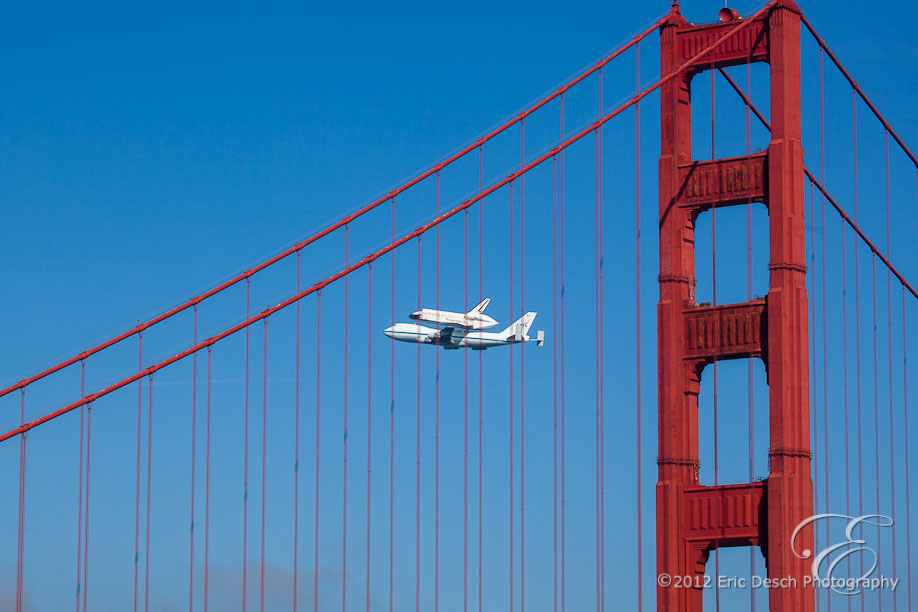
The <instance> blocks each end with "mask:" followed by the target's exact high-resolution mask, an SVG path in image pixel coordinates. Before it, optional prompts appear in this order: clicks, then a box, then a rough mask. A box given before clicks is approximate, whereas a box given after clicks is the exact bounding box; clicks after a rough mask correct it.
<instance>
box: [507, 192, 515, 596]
mask: <svg viewBox="0 0 918 612" xmlns="http://www.w3.org/2000/svg"><path fill="white" fill-rule="evenodd" d="M514 231H515V228H514V225H513V181H510V232H509V234H510V236H509V241H510V249H509V251H508V252H509V257H510V269H509V277H510V320H511V321H512V320H513V317H514V316H516V311H515V310H514V309H513V234H514ZM515 332H516V330H514V333H515ZM509 388H510V410H509V416H510V446H509V456H510V489H509V496H510V530H509V531H508V536H509V538H510V568H509V576H510V583H509V589H510V612H513V584H514V580H513V556H514V554H513V553H514V548H513V490H514V489H513V346H512V345H511V346H510V384H509Z"/></svg>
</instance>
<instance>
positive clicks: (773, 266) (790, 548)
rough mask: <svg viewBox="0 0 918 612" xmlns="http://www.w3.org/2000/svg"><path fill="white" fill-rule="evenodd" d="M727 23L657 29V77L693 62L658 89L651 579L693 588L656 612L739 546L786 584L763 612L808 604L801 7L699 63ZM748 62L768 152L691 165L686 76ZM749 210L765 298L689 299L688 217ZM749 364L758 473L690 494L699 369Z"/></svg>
mask: <svg viewBox="0 0 918 612" xmlns="http://www.w3.org/2000/svg"><path fill="white" fill-rule="evenodd" d="M738 18H739V17H738V16H737V15H736V13H735V12H733V11H730V10H729V9H724V10H723V11H721V20H722V21H723V23H717V24H712V25H691V24H689V23H688V22H687V21H686V20H685V19H684V18H683V17H682V15H681V14H680V13H679V9H678V5H674V6H673V10H672V12H671V14H670V18H669V19H668V20H667V22H666V23H664V24H663V25H662V26H661V28H660V56H661V59H660V63H661V66H660V69H661V74H669V73H670V72H672V71H673V70H675V69H676V68H677V67H679V66H681V65H682V64H683V63H684V62H687V61H691V66H690V68H689V69H688V70H684V71H682V72H680V73H679V74H678V75H677V76H676V77H675V78H673V79H671V80H669V81H668V82H667V83H664V84H663V86H662V87H661V138H662V144H661V155H660V174H659V181H660V191H659V198H660V275H659V282H660V301H659V305H658V311H657V312H658V315H657V317H658V318H657V328H658V349H659V350H658V376H659V449H658V453H659V454H658V459H657V463H658V469H659V479H658V482H657V492H656V497H657V507H656V516H657V571H658V573H659V574H664V573H665V574H668V575H670V576H680V577H689V578H691V579H692V580H689V584H690V585H691V586H692V587H693V588H673V587H672V586H670V587H662V586H658V587H657V609H658V610H661V611H663V610H665V611H680V612H682V611H692V612H694V611H699V610H701V609H702V594H703V592H704V591H703V588H702V587H703V586H704V573H705V566H706V563H707V561H708V558H709V555H710V553H711V552H712V551H714V550H716V549H718V548H722V547H737V546H758V547H760V548H761V551H762V554H763V555H764V557H765V561H766V565H767V572H768V578H769V579H782V580H785V579H786V580H788V582H789V583H790V584H793V585H795V586H794V587H793V588H780V589H772V590H771V591H770V599H769V606H770V609H771V610H775V611H786V612H791V611H793V612H805V611H808V610H813V609H814V589H813V587H812V586H811V585H809V586H808V585H807V584H806V581H805V576H807V575H808V573H809V565H810V563H811V560H809V559H804V558H801V557H802V556H806V555H805V553H804V552H803V551H811V550H812V549H813V534H812V531H811V530H809V532H807V531H806V530H805V531H803V532H801V533H800V535H799V537H797V539H796V542H792V541H791V540H792V534H793V532H794V530H795V528H796V527H797V525H798V524H799V523H801V521H804V520H805V519H807V518H809V517H810V516H811V515H813V493H812V492H813V484H812V479H811V476H810V423H809V413H808V402H809V384H808V379H809V368H808V363H807V359H808V346H807V333H808V326H807V291H806V281H805V279H806V265H805V261H806V257H805V236H804V231H805V228H804V165H803V148H802V146H801V109H800V25H801V20H800V11H799V9H798V8H797V6H796V5H795V4H794V2H793V1H792V0H780V1H779V2H776V3H775V4H774V5H773V6H772V8H771V10H770V11H768V12H766V13H764V14H762V15H761V16H759V17H757V18H755V19H754V23H752V24H750V25H748V26H747V27H745V28H743V29H742V30H740V31H739V32H737V33H736V34H734V35H733V36H732V37H728V38H727V39H726V40H724V41H723V42H722V43H721V44H719V45H717V46H716V47H714V49H713V50H712V51H710V52H709V53H707V54H704V55H701V56H698V57H696V54H697V53H698V52H699V51H700V50H702V49H704V48H706V47H707V46H709V45H711V44H712V43H713V42H714V41H716V40H718V38H720V37H721V36H723V35H724V34H725V33H727V32H728V30H729V29H730V28H731V27H735V25H736V23H735V22H736V20H737V19H738ZM692 58H695V59H694V60H692ZM746 62H767V63H768V64H769V66H770V77H771V113H772V131H771V141H770V143H769V145H768V149H767V151H765V152H762V153H758V154H754V155H747V156H743V157H735V158H725V159H712V160H708V161H698V160H693V159H692V121H691V85H692V78H693V76H696V75H698V74H699V73H701V72H703V71H707V70H715V69H718V68H723V67H726V66H733V65H737V64H745V63H746ZM750 201H752V202H758V203H762V204H764V205H765V206H766V207H767V209H768V219H769V228H768V232H769V238H770V240H769V242H770V258H771V259H770V262H769V272H770V282H769V290H768V295H767V297H766V298H764V299H756V300H752V301H749V302H746V303H741V304H726V305H718V304H716V301H715V302H714V303H713V304H712V305H699V304H697V303H696V302H695V291H694V286H695V238H694V228H695V221H696V219H697V218H698V215H699V214H700V213H702V212H704V211H709V210H712V209H716V208H717V207H722V206H730V205H737V204H745V203H747V202H750ZM760 231H761V230H760ZM754 358H758V359H761V360H762V361H763V362H764V363H765V368H766V371H767V375H768V386H769V426H770V448H769V450H768V457H769V465H770V472H769V474H768V477H767V479H765V480H764V481H762V482H750V483H747V484H730V485H715V486H704V485H701V484H700V482H699V476H698V473H699V470H698V467H699V438H698V421H699V418H698V396H699V391H700V380H701V376H702V371H703V370H704V369H705V368H706V367H708V366H713V367H715V368H716V362H717V361H718V360H722V359H754ZM798 553H800V554H799V555H798ZM683 586H684V585H683Z"/></svg>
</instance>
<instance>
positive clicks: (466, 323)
mask: <svg viewBox="0 0 918 612" xmlns="http://www.w3.org/2000/svg"><path fill="white" fill-rule="evenodd" d="M490 303H491V298H485V299H483V300H481V302H480V303H479V304H478V306H476V307H475V308H473V309H471V310H470V311H468V312H466V313H461V312H450V311H448V310H434V309H432V308H422V309H421V310H418V311H417V312H412V313H411V314H410V315H408V318H409V319H411V320H412V321H423V322H424V323H433V324H435V325H448V326H450V327H462V328H464V329H474V330H479V329H488V328H491V327H494V326H495V325H497V321H495V320H494V319H492V318H491V317H489V316H488V315H486V314H485V313H484V311H485V308H487V307H488V304H490Z"/></svg>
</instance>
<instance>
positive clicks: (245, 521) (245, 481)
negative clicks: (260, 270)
mask: <svg viewBox="0 0 918 612" xmlns="http://www.w3.org/2000/svg"><path fill="white" fill-rule="evenodd" d="M251 295H252V279H251V278H247V279H245V318H246V319H248V318H249V307H250V302H251ZM250 332H251V330H250V329H249V327H248V326H247V327H246V328H245V390H244V393H245V399H244V400H243V404H244V408H243V411H244V415H243V430H244V433H243V438H244V441H243V451H242V455H243V458H242V612H245V609H246V605H247V604H248V584H249V583H248V577H249V576H248V574H249V572H248V564H249V361H250V359H249V343H250V338H249V336H250Z"/></svg>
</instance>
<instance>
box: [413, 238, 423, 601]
mask: <svg viewBox="0 0 918 612" xmlns="http://www.w3.org/2000/svg"><path fill="white" fill-rule="evenodd" d="M420 309H421V237H420V236H418V310H420ZM417 351H418V372H417V384H418V387H417V437H416V438H415V445H416V446H415V481H414V482H415V492H414V504H415V505H414V524H415V534H414V607H415V612H421V343H420V342H419V343H418V345H417Z"/></svg>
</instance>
